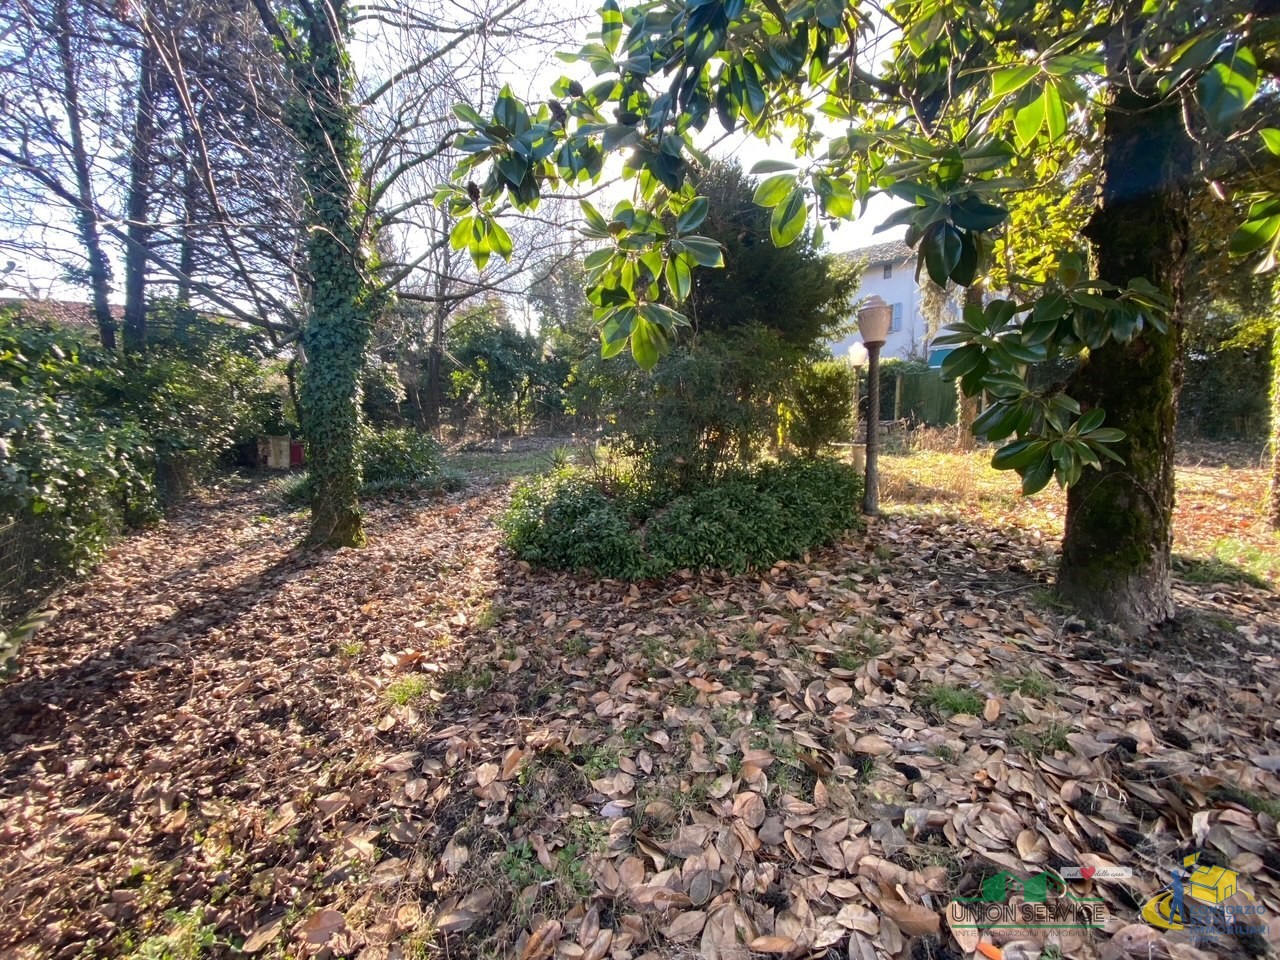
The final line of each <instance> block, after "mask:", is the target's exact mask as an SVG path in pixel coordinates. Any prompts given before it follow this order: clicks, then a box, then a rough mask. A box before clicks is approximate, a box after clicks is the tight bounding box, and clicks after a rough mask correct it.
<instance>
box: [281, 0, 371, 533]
mask: <svg viewBox="0 0 1280 960" xmlns="http://www.w3.org/2000/svg"><path fill="white" fill-rule="evenodd" d="M349 12H350V11H349V8H348V6H347V4H346V3H345V2H342V0H335V2H334V3H332V4H327V5H325V6H323V7H318V8H317V9H316V11H315V14H314V16H308V17H305V18H304V20H303V23H304V25H305V33H306V37H307V46H306V48H305V50H303V51H299V52H295V54H294V55H293V58H292V63H291V69H292V71H293V73H294V77H295V80H296V81H297V83H298V86H299V91H298V94H297V99H296V100H295V102H293V103H291V104H290V107H289V120H290V125H291V127H292V129H293V133H294V135H295V136H296V137H297V138H298V142H299V145H300V148H301V154H302V160H301V162H302V181H303V184H304V185H305V188H306V192H307V201H306V236H307V263H308V271H309V274H310V280H311V312H310V315H309V317H308V318H307V324H306V327H305V329H304V330H303V335H302V342H303V347H304V349H305V352H306V357H307V365H306V368H305V370H304V371H303V377H302V398H301V399H302V416H303V432H304V434H305V435H306V439H307V447H308V456H309V457H310V464H311V478H312V482H313V495H312V501H311V530H310V533H309V534H308V536H307V543H308V544H309V545H311V546H321V547H343V546H362V545H363V544H364V542H365V534H364V528H363V525H362V521H361V514H360V504H359V493H360V482H361V471H360V427H361V416H360V373H361V371H362V370H363V368H364V361H365V352H366V350H367V348H368V343H369V331H370V329H371V326H372V320H373V317H374V314H375V313H376V310H377V305H376V303H375V295H374V290H373V277H372V267H373V264H372V262H371V256H372V255H371V254H370V253H369V251H370V250H372V249H373V244H372V243H371V242H370V238H368V237H366V236H362V235H361V224H362V222H363V216H362V214H363V210H362V203H361V199H360V197H359V195H358V190H359V184H360V172H359V164H360V143H359V139H358V137H357V135H356V126H355V123H356V112H357V110H356V107H355V106H354V105H353V103H352V99H353V98H352V92H351V91H352V81H351V71H350V62H349V60H348V57H347V52H346V37H345V33H346V30H347V17H348V16H349Z"/></svg>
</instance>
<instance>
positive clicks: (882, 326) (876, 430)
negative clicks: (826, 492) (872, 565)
mask: <svg viewBox="0 0 1280 960" xmlns="http://www.w3.org/2000/svg"><path fill="white" fill-rule="evenodd" d="M892 323H893V307H891V306H889V304H887V303H885V302H884V300H882V299H881V298H880V297H871V298H870V299H869V300H867V301H866V303H864V304H863V305H862V309H861V310H859V311H858V332H859V333H860V334H862V345H863V346H864V347H866V348H867V380H868V383H867V469H866V476H865V482H864V487H865V490H864V491H863V494H862V512H863V513H865V514H866V515H867V516H871V517H874V516H876V515H877V514H878V513H879V512H880V469H879V468H880V465H879V463H878V462H877V461H878V454H879V452H880V449H879V448H880V348H881V347H883V346H884V342H885V340H886V338H888V336H889V326H890V325H891V324H892Z"/></svg>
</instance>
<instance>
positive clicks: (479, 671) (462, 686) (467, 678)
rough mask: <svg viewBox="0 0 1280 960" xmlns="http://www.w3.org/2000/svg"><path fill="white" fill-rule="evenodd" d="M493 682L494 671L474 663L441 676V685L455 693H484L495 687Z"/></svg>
mask: <svg viewBox="0 0 1280 960" xmlns="http://www.w3.org/2000/svg"><path fill="white" fill-rule="evenodd" d="M493 680H494V675H493V671H492V670H491V669H490V668H489V667H488V666H481V665H478V664H474V663H469V664H467V665H466V666H465V667H461V668H459V669H456V670H449V671H446V672H445V673H442V674H441V675H440V685H441V686H442V687H444V689H446V690H449V691H452V692H453V693H466V692H467V691H469V690H475V691H477V692H484V691H485V690H488V689H489V688H490V687H492V686H493Z"/></svg>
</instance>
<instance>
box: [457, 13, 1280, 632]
mask: <svg viewBox="0 0 1280 960" xmlns="http://www.w3.org/2000/svg"><path fill="white" fill-rule="evenodd" d="M1274 6H1275V4H1274V0H1253V2H1247V3H1246V2H1226V3H1216V4H1212V5H1206V4H1202V3H1190V2H1181V0H1174V2H1163V3H1156V2H1154V0H1146V2H1142V3H1119V4H1117V3H1106V2H1100V0H1074V2H1066V3H1063V2H1055V3H1048V2H1036V0H1007V2H980V0H951V2H946V0H909V2H908V0H899V2H892V3H888V4H880V3H873V2H864V0H851V2H841V0H791V2H786V0H684V2H677V0H659V2H650V3H644V4H638V5H635V6H632V7H629V8H628V9H625V10H624V9H621V8H620V7H619V6H618V4H617V3H616V2H615V0H608V2H607V3H606V4H605V6H604V8H603V10H602V14H601V17H602V22H601V29H600V31H599V32H598V34H595V35H593V36H592V37H591V38H589V39H590V42H589V43H588V44H587V45H586V46H584V47H582V49H581V50H580V51H579V52H578V53H576V54H571V55H564V59H565V60H566V61H568V62H569V63H572V64H576V65H578V66H579V67H580V68H582V69H581V72H579V73H578V74H577V75H576V76H574V77H569V76H566V77H563V78H561V79H560V80H559V81H557V83H556V84H555V85H554V87H553V89H552V95H553V96H552V99H551V100H549V101H547V102H546V103H544V104H540V105H538V106H536V107H529V106H526V105H525V104H523V103H520V102H519V101H518V100H517V99H516V98H515V97H514V96H512V95H511V92H510V91H504V93H503V95H502V96H501V97H500V98H499V100H498V102H497V105H496V109H495V110H494V112H493V115H492V116H481V115H479V114H478V113H476V112H474V111H471V110H467V109H465V108H459V109H458V116H459V118H460V119H461V120H463V121H464V122H466V123H468V124H469V125H470V126H471V128H472V129H470V130H469V131H468V132H466V133H464V134H463V135H461V136H460V137H459V139H458V141H457V146H458V147H459V148H460V149H461V150H463V151H464V152H465V153H466V154H467V157H466V159H465V160H464V161H463V162H462V164H461V165H460V166H459V168H458V169H457V171H456V173H455V176H454V179H453V182H451V183H450V184H448V185H445V186H443V187H441V188H440V189H439V190H438V192H437V195H436V199H437V201H438V202H439V203H441V204H442V205H447V208H448V210H449V211H450V212H451V213H452V214H453V215H454V217H455V218H456V222H455V226H454V230H453V235H452V236H453V242H454V244H455V246H456V247H457V248H459V249H467V250H469V251H470V253H471V255H472V256H473V257H474V258H476V260H477V262H483V261H484V260H485V259H486V258H488V257H489V256H490V255H492V254H497V255H499V256H507V255H509V254H510V252H511V244H510V242H509V237H508V235H507V233H506V231H505V230H504V229H503V227H502V226H501V224H500V222H499V220H500V216H501V214H502V213H503V211H505V210H507V209H509V208H515V209H518V210H522V209H527V208H530V207H533V206H536V205H537V204H538V202H539V200H540V198H541V197H542V196H543V195H544V194H545V193H547V192H549V191H555V190H560V189H562V188H563V187H564V185H570V186H572V185H577V184H585V183H587V182H594V181H597V180H599V178H600V177H601V172H602V169H603V166H604V159H605V157H606V155H609V154H621V155H622V156H623V166H624V170H625V174H624V175H625V176H627V177H629V178H630V179H631V181H632V183H633V186H634V193H633V196H632V197H631V198H630V199H628V200H624V201H622V202H620V203H618V204H617V205H616V206H615V207H614V208H613V209H612V210H611V211H609V212H607V213H605V212H601V211H599V210H597V209H596V208H595V207H594V206H592V205H591V204H590V203H588V202H585V201H584V202H583V204H582V210H583V214H584V217H585V223H584V224H583V226H582V228H581V229H582V232H583V233H584V234H585V235H586V236H587V237H588V238H591V239H593V240H595V241H597V242H598V243H599V246H598V248H597V249H596V250H595V251H594V252H593V253H592V254H591V255H590V256H588V258H587V261H586V265H587V282H588V284H589V290H588V297H589V299H590V301H591V303H592V304H593V307H594V311H595V320H596V323H597V325H598V327H599V330H600V337H601V342H602V345H603V352H604V353H605V354H606V355H612V354H617V353H621V352H622V351H624V350H626V349H628V348H630V351H631V353H632V355H633V357H634V358H635V360H636V362H638V363H639V364H640V365H641V366H643V367H646V368H648V367H652V366H653V365H654V364H655V363H657V362H658V360H659V358H660V357H661V355H662V354H663V352H664V351H665V350H667V349H668V347H669V346H670V344H671V342H672V340H673V338H674V337H676V336H677V335H678V333H679V331H680V328H681V327H683V326H685V324H686V320H685V318H684V317H683V316H682V314H681V312H680V309H681V304H682V303H683V302H684V301H685V300H686V298H687V297H688V296H689V292H690V288H691V275H692V272H693V271H694V270H695V269H697V268H700V267H702V268H706V267H717V266H719V265H720V264H721V251H720V249H719V248H718V246H717V244H715V243H714V242H713V241H710V240H708V239H707V238H705V237H703V236H701V235H699V233H698V227H699V224H700V223H701V222H702V219H703V217H704V216H705V214H706V209H707V205H706V202H705V200H704V199H703V198H700V197H698V196H697V195H696V194H695V191H694V189H693V187H692V186H691V180H690V177H689V173H690V170H691V169H693V168H694V167H696V166H700V165H703V164H705V163H706V162H707V160H706V157H705V156H704V155H703V153H702V151H701V150H700V148H699V147H700V145H703V144H706V143H707V142H708V140H709V136H708V134H712V133H714V132H715V128H716V125H717V124H718V125H719V127H721V128H723V130H724V131H740V130H745V131H747V132H749V133H750V134H752V135H754V136H756V137H760V138H766V139H780V140H782V141H783V142H784V143H786V144H789V146H790V147H791V148H792V152H793V154H794V157H795V159H794V162H773V161H770V162H768V163H764V164H760V165H758V166H757V167H756V169H755V171H754V172H757V173H760V174H764V175H765V177H764V179H763V180H762V181H761V182H760V184H759V187H758V189H757V192H756V201H757V202H758V203H760V204H762V205H764V206H767V207H770V208H772V218H771V224H772V231H773V237H774V240H775V242H776V243H778V244H787V243H791V242H793V241H794V240H795V239H796V238H797V237H799V236H800V235H801V233H802V232H803V231H804V229H805V227H806V225H809V224H813V223H814V222H815V221H816V222H817V226H818V227H819V228H820V226H821V224H822V223H824V222H829V221H832V220H838V219H849V218H853V217H854V216H856V215H857V212H858V211H859V210H860V209H862V208H864V206H865V204H866V202H867V200H868V199H869V198H870V197H872V196H873V195H875V194H878V193H884V194H888V195H890V196H893V197H896V198H899V199H901V200H904V201H906V202H907V203H908V204H909V206H908V207H907V208H906V209H904V210H902V211H901V212H900V213H897V214H894V215H893V216H892V217H891V218H890V220H889V221H888V223H887V224H886V226H893V225H898V226H905V228H906V234H907V241H908V242H909V243H910V244H911V245H912V246H913V247H914V248H915V249H916V250H917V253H918V257H919V265H920V269H922V270H923V271H925V272H927V274H928V275H929V277H930V278H931V279H932V280H933V281H934V282H935V283H937V284H939V285H945V284H946V283H947V282H948V281H950V282H953V283H955V284H958V285H960V286H964V287H968V286H970V285H972V284H974V283H976V282H980V281H982V280H983V278H984V277H985V276H986V275H987V274H989V273H990V271H991V266H992V264H991V252H992V250H993V248H994V247H995V243H996V240H997V238H1003V239H1004V241H1005V242H1006V243H1009V244H1015V245H1016V244H1017V242H1018V238H1017V237H1016V236H1013V237H1010V236H1008V235H1007V230H1008V210H1009V205H1010V202H1011V197H1013V196H1015V195H1017V194H1019V193H1020V192H1023V191H1028V190H1034V189H1035V188H1036V187H1037V184H1038V183H1040V182H1042V181H1044V180H1046V179H1047V178H1058V177H1060V176H1061V175H1062V170H1061V167H1060V162H1059V161H1058V160H1057V159H1055V158H1060V157H1061V155H1062V149H1061V147H1062V144H1063V143H1064V141H1066V140H1067V139H1068V138H1070V139H1074V140H1077V141H1079V142H1081V143H1083V144H1088V145H1089V146H1090V148H1091V152H1090V156H1091V157H1094V158H1096V159H1095V160H1093V161H1092V168H1091V169H1089V170H1087V171H1084V170H1081V171H1078V173H1077V174H1076V175H1086V174H1087V175H1088V176H1092V177H1095V178H1096V180H1097V183H1098V189H1097V191H1096V199H1095V201H1094V209H1093V211H1092V214H1091V216H1090V218H1089V221H1088V225H1087V228H1086V230H1085V234H1086V237H1087V239H1088V241H1089V249H1088V250H1087V251H1086V255H1084V256H1081V255H1080V253H1078V252H1076V251H1067V252H1065V253H1064V254H1062V255H1061V256H1057V257H1054V258H1053V259H1052V262H1051V263H1050V264H1049V266H1048V268H1046V269H1043V270H1041V271H1040V274H1039V276H1037V277H1029V278H1028V277H1020V278H1018V280H1019V282H1018V284H1017V287H1016V289H1018V290H1019V291H1020V293H1019V295H1018V296H1017V297H1011V298H996V299H991V300H988V301H987V302H986V303H985V305H984V306H979V304H978V303H977V298H968V300H969V305H968V306H967V307H966V309H965V311H964V314H963V319H962V321H961V322H959V323H958V324H955V325H954V326H952V327H950V328H948V329H947V330H945V331H943V334H942V336H940V337H939V338H938V339H937V340H936V341H935V344H937V345H949V346H952V347H953V348H954V349H953V351H952V352H951V354H950V355H949V356H948V358H947V361H946V365H945V368H944V372H945V373H946V374H947V375H948V376H951V377H954V378H957V379H959V381H960V383H961V385H962V387H963V389H964V390H965V391H966V392H968V393H971V394H972V393H976V392H978V391H980V390H986V391H987V392H988V393H989V394H990V395H991V396H992V397H993V398H994V402H993V403H992V404H991V406H990V407H989V408H988V409H987V410H986V411H985V412H984V413H983V415H982V416H981V417H979V418H978V420H977V421H976V422H975V423H974V426H973V429H974V431H975V433H977V434H978V435H979V436H982V437H985V438H986V439H988V440H992V441H1004V443H1003V445H1002V446H1001V447H1000V449H999V450H998V451H997V452H996V454H995V456H994V461H993V462H994V464H995V466H996V467H999V468H1002V469H1012V470H1015V471H1017V472H1018V473H1019V474H1020V475H1021V478H1022V487H1023V490H1024V491H1026V492H1027V493H1033V492H1035V491H1037V490H1039V489H1041V488H1042V487H1043V486H1045V484H1047V483H1048V482H1050V481H1051V480H1053V479H1054V478H1055V477H1056V479H1057V481H1058V482H1059V483H1060V484H1062V485H1064V486H1066V487H1068V488H1069V494H1068V517H1067V526H1066V535H1065V539H1064V543H1063V558H1062V564H1061V568H1060V572H1059V582H1058V586H1059V591H1060V593H1061V594H1062V595H1063V596H1064V598H1065V599H1067V600H1068V601H1070V602H1072V603H1073V604H1075V605H1076V606H1078V607H1079V608H1081V609H1082V610H1084V611H1085V612H1087V613H1090V614H1093V615H1097V616H1101V617H1104V618H1107V619H1110V620H1112V621H1115V622H1118V623H1120V624H1121V625H1123V626H1125V627H1128V628H1131V629H1138V628H1141V627H1143V626H1146V625H1149V624H1152V623H1155V622H1158V621H1161V620H1164V619H1165V618H1167V617H1169V616H1170V615H1171V614H1172V613H1173V604H1172V594H1171V589H1170V582H1169V561H1170V545H1171V516H1172V505H1173V439H1174V438H1173V429H1174V415H1175V398H1176V386H1177V382H1178V377H1179V372H1180V351H1179V348H1180V334H1181V314H1180V310H1181V305H1182V299H1183V291H1182V286H1183V274H1184V263H1185V259H1186V250H1187V246H1188V223H1189V218H1188V203H1189V199H1190V196H1191V194H1192V192H1193V191H1198V190H1201V189H1202V186H1201V181H1200V180H1199V178H1198V171H1197V158H1196V151H1195V149H1194V143H1193V139H1192V137H1191V136H1190V134H1189V132H1188V131H1189V129H1195V128H1196V127H1198V126H1206V127H1209V128H1213V129H1216V130H1217V131H1219V132H1220V133H1221V134H1224V135H1230V136H1234V137H1236V138H1249V139H1250V142H1256V144H1257V147H1258V150H1259V153H1260V154H1261V155H1262V156H1263V159H1264V161H1265V162H1271V161H1269V160H1267V158H1266V152H1267V151H1271V152H1272V153H1274V152H1276V151H1277V150H1280V143H1278V142H1277V140H1278V139H1280V133H1278V132H1277V131H1275V130H1271V129H1265V130H1258V131H1253V130H1250V129H1249V128H1248V118H1249V116H1250V112H1249V109H1248V108H1249V106H1250V104H1251V101H1253V100H1254V99H1255V98H1256V97H1258V96H1259V91H1260V90H1261V91H1262V95H1264V96H1265V95H1267V92H1268V91H1269V90H1272V89H1274V87H1273V85H1272V84H1270V83H1269V81H1268V78H1269V77H1274V76H1275V75H1276V74H1277V72H1278V70H1280V66H1278V64H1277V61H1278V60H1280V56H1277V54H1278V53H1280V39H1278V36H1280V32H1278V31H1277V30H1276V26H1275V24H1276V20H1275V18H1274V17H1270V15H1271V14H1274V13H1275V12H1276V11H1275V10H1274V9H1271V8H1272V7H1274ZM1269 17H1270V18H1269ZM588 71H589V72H590V74H591V76H590V77H588V76H587V75H586V74H587V72H588ZM1249 199H1250V200H1251V202H1252V206H1251V207H1250V208H1249V212H1248V219H1247V221H1246V222H1245V223H1244V225H1243V226H1242V227H1241V228H1240V230H1239V232H1238V233H1237V234H1236V236H1235V238H1234V240H1233V249H1234V251H1235V252H1236V253H1238V254H1240V255H1242V256H1243V255H1250V254H1253V255H1257V256H1260V257H1261V259H1262V263H1261V267H1262V268H1263V269H1266V268H1269V267H1270V266H1273V265H1274V263H1275V260H1276V256H1277V244H1278V243H1280V196H1276V195H1275V194H1273V193H1270V192H1267V191H1265V190H1263V191H1260V192H1259V193H1258V195H1257V196H1253V197H1251V198H1249ZM1259 252H1260V253H1259ZM1062 358H1069V359H1074V360H1075V361H1076V366H1075V373H1074V375H1073V376H1072V377H1071V379H1070V380H1069V381H1068V382H1067V383H1065V384H1058V385H1055V386H1053V387H1051V388H1048V389H1036V388H1034V387H1033V386H1032V385H1031V383H1032V381H1031V380H1030V379H1029V377H1028V371H1029V370H1030V368H1031V367H1033V366H1034V365H1036V364H1039V363H1043V362H1046V361H1051V360H1061V359H1062Z"/></svg>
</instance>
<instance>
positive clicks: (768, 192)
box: [753, 173, 796, 207]
mask: <svg viewBox="0 0 1280 960" xmlns="http://www.w3.org/2000/svg"><path fill="white" fill-rule="evenodd" d="M795 187H796V178H795V174H791V173H776V174H774V175H773V176H771V177H765V179H763V180H761V181H760V184H759V186H757V187H756V192H755V197H754V198H753V199H754V200H755V203H756V206H760V207H776V206H777V205H778V204H780V203H782V201H784V200H786V199H787V197H788V196H790V195H791V193H792V192H794V190H795Z"/></svg>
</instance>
